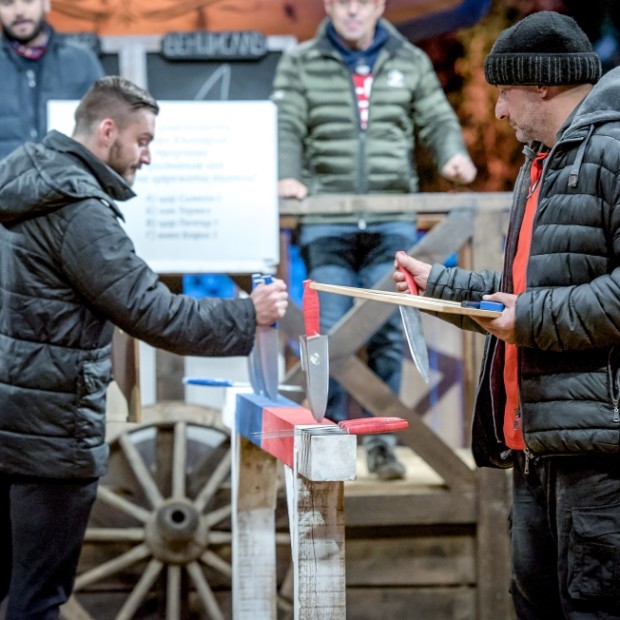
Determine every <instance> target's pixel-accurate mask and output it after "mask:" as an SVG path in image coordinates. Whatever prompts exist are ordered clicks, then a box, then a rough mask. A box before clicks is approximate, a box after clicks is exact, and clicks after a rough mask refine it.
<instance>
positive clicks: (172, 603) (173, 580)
mask: <svg viewBox="0 0 620 620" xmlns="http://www.w3.org/2000/svg"><path fill="white" fill-rule="evenodd" d="M179 618H181V567H180V566H179V565H178V564H171V565H170V566H168V582H167V585H166V620H179Z"/></svg>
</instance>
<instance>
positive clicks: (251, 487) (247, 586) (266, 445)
mask: <svg viewBox="0 0 620 620" xmlns="http://www.w3.org/2000/svg"><path fill="white" fill-rule="evenodd" d="M232 430H233V469H232V471H233V476H232V494H233V618H234V619H235V620H254V619H255V618H259V617H260V618H261V619H265V620H272V619H273V620H275V618H276V576H275V575H276V571H275V568H276V565H275V500H276V463H277V461H278V460H279V461H281V462H282V463H283V464H284V470H285V478H286V491H287V502H288V512H289V524H290V535H291V551H292V560H293V567H294V602H293V606H294V618H295V620H310V619H311V618H317V617H320V618H324V619H325V620H345V618H346V580H345V553H344V481H345V480H353V479H354V478H355V467H356V444H357V442H356V437H355V436H354V435H349V434H347V433H345V432H343V431H341V430H339V429H337V427H336V426H335V425H334V424H332V423H331V422H327V424H325V425H317V423H316V422H315V420H314V418H313V417H312V414H311V413H310V412H309V411H308V410H307V409H304V408H302V407H299V406H298V405H296V404H295V403H292V402H291V401H288V400H286V399H284V398H280V399H278V400H277V401H271V400H269V399H266V398H264V397H262V396H257V395H255V394H239V395H238V396H237V409H236V416H235V428H234V429H232Z"/></svg>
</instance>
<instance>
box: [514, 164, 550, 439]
mask: <svg viewBox="0 0 620 620" xmlns="http://www.w3.org/2000/svg"><path fill="white" fill-rule="evenodd" d="M547 155H548V153H540V154H539V155H538V156H537V157H536V159H534V161H533V162H532V167H531V169H530V192H529V194H528V197H527V203H526V205H525V213H524V215H523V221H522V223H521V229H520V230H519V241H518V243H517V251H516V253H515V257H514V261H513V263H512V280H513V284H514V291H513V292H514V293H515V295H518V294H519V293H523V292H525V288H526V275H527V263H528V260H529V256H530V246H531V243H532V231H533V226H534V216H535V215H536V209H537V207H538V194H539V191H540V183H539V182H540V177H541V175H542V171H543V164H544V160H545V157H547ZM504 355H505V357H504V385H505V388H506V409H505V413H504V439H505V441H506V445H507V446H508V447H509V448H512V449H513V450H523V449H525V442H524V441H523V433H522V420H521V404H520V402H519V354H518V349H517V346H516V345H514V344H506V345H505V354H504Z"/></svg>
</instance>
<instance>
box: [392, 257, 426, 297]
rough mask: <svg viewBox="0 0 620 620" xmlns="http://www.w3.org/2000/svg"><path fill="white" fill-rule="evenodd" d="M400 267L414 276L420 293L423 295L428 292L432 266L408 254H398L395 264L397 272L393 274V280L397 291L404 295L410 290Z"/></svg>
mask: <svg viewBox="0 0 620 620" xmlns="http://www.w3.org/2000/svg"><path fill="white" fill-rule="evenodd" d="M399 266H401V267H403V268H404V269H406V270H407V271H409V272H410V273H411V274H412V275H413V278H414V280H415V283H416V284H417V285H418V288H419V289H420V292H421V293H423V292H424V291H425V290H426V282H427V280H428V274H429V273H430V272H431V267H432V265H430V264H429V263H423V262H422V261H421V260H418V259H417V258H413V257H411V256H409V254H407V253H406V252H396V260H395V262H394V267H395V268H396V271H394V273H393V274H392V280H394V282H396V289H397V290H398V291H400V292H401V293H404V292H405V291H407V290H408V288H407V282H405V276H404V275H403V274H402V273H401V272H400V270H399Z"/></svg>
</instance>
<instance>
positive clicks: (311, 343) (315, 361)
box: [299, 280, 329, 422]
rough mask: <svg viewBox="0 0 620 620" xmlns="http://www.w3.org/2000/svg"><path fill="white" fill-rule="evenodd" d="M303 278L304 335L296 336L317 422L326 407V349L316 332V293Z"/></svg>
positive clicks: (309, 399) (310, 400)
mask: <svg viewBox="0 0 620 620" xmlns="http://www.w3.org/2000/svg"><path fill="white" fill-rule="evenodd" d="M310 282H311V280H305V281H304V292H303V297H302V304H301V307H302V313H303V316H304V327H305V331H306V335H305V336H300V337H299V346H300V360H301V369H302V370H303V371H304V373H305V376H306V398H307V399H308V405H309V407H310V411H311V412H312V415H313V417H314V419H315V420H316V421H317V422H321V421H322V420H323V418H324V417H325V410H326V409H327V391H328V387H329V349H328V346H327V336H321V334H320V312H319V310H320V308H319V293H318V291H315V290H314V289H311V288H310V287H309V284H310Z"/></svg>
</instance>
